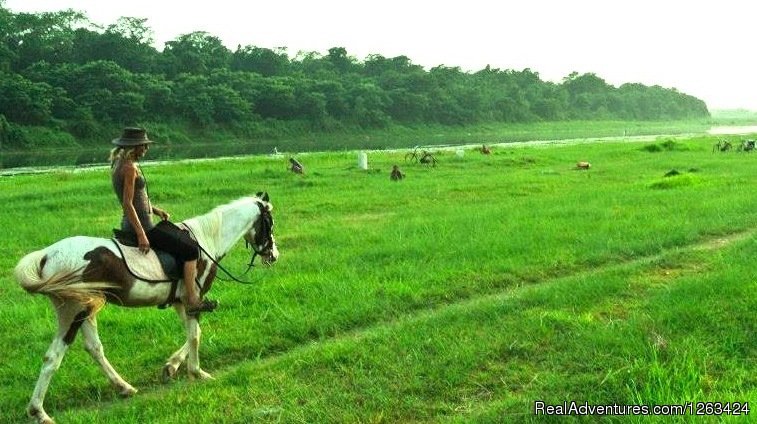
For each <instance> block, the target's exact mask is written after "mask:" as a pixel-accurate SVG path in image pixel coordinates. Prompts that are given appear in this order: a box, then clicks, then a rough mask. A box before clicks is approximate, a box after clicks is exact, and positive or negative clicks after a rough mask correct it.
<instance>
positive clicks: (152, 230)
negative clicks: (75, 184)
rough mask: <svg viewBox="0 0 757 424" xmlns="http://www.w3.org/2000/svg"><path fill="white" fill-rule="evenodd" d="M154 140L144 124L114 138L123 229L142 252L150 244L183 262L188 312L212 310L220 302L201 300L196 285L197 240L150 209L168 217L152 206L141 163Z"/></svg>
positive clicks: (113, 164) (115, 175)
mask: <svg viewBox="0 0 757 424" xmlns="http://www.w3.org/2000/svg"><path fill="white" fill-rule="evenodd" d="M152 142H153V141H152V140H150V139H148V138H147V131H145V130H144V129H143V128H125V129H124V130H123V133H122V134H121V137H119V138H117V139H115V140H113V144H115V145H116V147H115V148H114V149H113V150H112V151H111V154H110V162H111V180H112V183H113V190H114V191H115V193H116V196H117V197H118V200H119V202H121V207H122V208H123V218H122V219H121V231H122V232H123V233H125V235H126V237H127V238H130V239H134V240H136V241H137V243H138V245H139V250H140V251H141V252H142V253H147V252H148V251H149V250H150V247H152V248H155V249H158V250H163V251H166V252H168V253H170V254H172V255H173V256H174V257H176V258H177V260H179V261H180V262H181V263H183V270H184V274H183V281H184V289H185V293H186V295H185V297H184V299H182V301H183V302H184V305H185V307H186V311H187V314H188V315H196V314H198V313H200V312H211V311H213V310H214V309H215V308H216V306H218V303H217V302H215V301H212V300H204V301H201V299H200V295H198V293H197V288H196V287H195V279H196V278H197V258H198V257H199V250H198V248H197V243H196V242H195V241H194V240H192V239H191V238H190V237H189V236H188V234H187V233H186V232H184V231H181V230H180V229H178V228H177V227H176V226H173V225H157V226H156V225H154V224H153V222H152V219H151V218H150V215H151V213H153V214H155V215H157V216H159V217H160V218H161V219H162V220H163V221H168V218H169V217H170V215H169V214H168V213H167V212H166V211H164V210H163V209H160V208H158V207H156V206H152V204H151V203H150V198H149V197H148V193H147V181H146V180H145V176H144V174H143V173H142V170H141V169H140V168H139V166H138V162H139V160H140V159H141V158H142V157H144V155H145V154H146V153H147V150H148V149H149V146H150V143H152Z"/></svg>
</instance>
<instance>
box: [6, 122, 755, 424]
mask: <svg viewBox="0 0 757 424" xmlns="http://www.w3.org/2000/svg"><path fill="white" fill-rule="evenodd" d="M714 141H715V138H708V137H701V138H688V139H675V140H672V139H668V140H657V141H654V142H648V143H594V144H581V145H565V146H530V147H528V146H525V147H511V148H510V147H495V148H494V150H493V154H492V155H490V156H484V155H481V154H480V153H478V152H476V151H474V150H469V151H467V152H466V153H465V156H464V157H463V158H458V157H456V156H455V154H454V153H453V152H448V151H440V152H437V156H436V157H437V159H438V161H439V164H438V166H437V167H435V168H431V167H424V166H422V165H418V164H409V163H406V162H405V161H404V159H403V158H404V154H405V152H404V151H397V152H371V153H369V164H370V167H371V169H370V170H369V171H362V170H359V169H358V168H357V166H356V165H357V158H356V154H355V153H321V154H307V155H300V156H299V158H300V160H301V162H303V163H304V165H305V169H306V174H305V175H302V176H299V175H295V174H292V173H290V172H288V171H287V164H286V159H287V157H286V156H283V157H270V156H266V157H263V156H258V157H250V158H236V159H226V160H215V161H206V162H178V163H173V164H169V165H161V166H157V165H152V166H151V165H149V164H147V165H145V167H144V169H145V173H146V174H147V176H148V178H149V181H150V189H151V195H152V198H153V201H154V203H156V204H157V205H159V206H161V207H163V208H164V209H167V210H168V211H169V212H171V214H172V215H173V217H174V218H175V219H177V220H181V219H184V218H189V217H191V216H194V215H198V214H201V213H205V212H207V211H208V210H209V209H211V208H212V207H214V206H216V205H218V204H221V203H226V202H228V201H231V200H233V199H235V198H237V197H240V196H243V195H249V194H252V193H255V192H257V191H262V190H265V191H268V192H269V194H270V195H271V200H272V202H273V204H274V205H275V210H274V217H275V218H276V239H277V242H278V245H279V250H280V251H281V257H280V260H279V263H277V264H276V265H275V266H274V267H272V268H269V269H264V268H260V269H256V270H255V271H253V278H254V279H256V280H257V281H258V283H257V284H255V285H253V286H243V285H239V284H236V283H234V282H223V281H218V282H217V283H216V284H215V285H214V288H213V291H212V292H211V297H212V298H215V299H218V300H219V301H220V302H221V306H220V307H219V309H218V311H217V312H215V313H213V314H208V315H206V316H204V317H203V320H202V328H203V344H202V346H201V349H200V353H201V360H202V364H203V368H204V369H205V370H207V371H209V372H211V373H212V374H213V375H214V376H215V377H216V380H214V381H211V382H202V383H191V382H189V381H188V380H187V378H186V374H185V373H183V372H181V371H183V370H181V371H180V374H179V378H178V380H177V381H175V382H173V383H170V384H167V385H164V384H162V383H161V382H160V371H161V367H162V366H163V363H164V361H165V360H166V358H167V357H168V356H169V355H170V354H171V353H172V352H173V351H174V350H176V348H178V347H179V346H180V345H181V343H183V340H184V339H183V337H184V333H183V329H182V328H181V324H180V322H179V320H178V318H177V317H176V316H175V314H174V313H173V312H171V311H163V310H158V309H149V308H148V309H123V308H118V307H114V306H109V307H106V309H105V310H104V311H103V312H102V313H101V314H100V315H99V329H100V335H101V338H102V340H103V344H104V346H105V353H106V355H107V356H108V358H109V359H110V361H111V363H112V364H113V365H114V367H115V368H116V369H117V370H118V371H119V372H120V373H121V375H122V376H123V377H124V378H125V379H126V380H127V381H129V382H130V383H131V384H132V385H134V386H135V387H136V388H138V389H139V390H140V392H139V393H137V394H136V396H135V397H133V398H130V399H120V398H118V396H117V393H116V391H115V390H114V389H113V388H111V387H110V386H109V385H108V382H107V380H106V378H105V377H104V376H103V375H102V373H101V371H100V369H99V368H98V367H97V366H96V365H95V363H94V362H93V361H92V360H91V358H90V357H89V355H88V354H87V353H86V352H85V351H84V349H83V348H82V344H81V340H80V338H79V339H77V341H76V342H75V343H74V345H73V346H72V348H71V349H70V350H69V352H68V354H67V356H66V358H65V359H64V361H63V364H62V366H61V368H60V370H59V371H58V373H57V374H56V375H55V377H54V379H53V381H52V384H51V387H50V390H49V392H48V395H47V398H46V402H45V407H46V410H47V412H48V413H50V415H52V416H53V417H55V418H56V419H57V421H58V422H59V423H93V422H101V423H186V422H200V423H217V422H224V423H247V422H287V423H289V422H293V423H300V422H302V423H322V422H324V423H325V422H338V423H341V422H344V423H357V422H361V423H379V422H386V423H396V422H453V423H458V422H466V423H467V422H471V423H474V422H475V423H489V422H491V423H500V422H543V421H547V422H563V421H564V420H565V417H545V416H544V415H540V416H535V415H534V405H535V402H536V401H544V402H546V403H547V404H562V403H563V402H564V401H577V402H579V403H580V404H583V403H584V402H588V403H589V404H591V405H608V404H619V405H626V404H628V405H632V404H638V405H661V404H683V403H685V402H741V403H743V402H749V406H750V407H751V408H757V372H756V371H757V364H756V363H755V358H757V338H756V337H755V334H756V332H755V330H756V328H755V327H756V325H755V324H756V323H757V319H756V318H755V310H757V296H755V293H756V292H757V291H756V290H757V272H755V263H756V262H757V240H756V239H755V234H757V225H755V222H757V221H756V220H757V208H756V207H755V200H754V198H755V197H754V196H755V173H754V170H755V169H757V154H755V153H738V152H728V153H712V152H711V149H712V143H713V142H714ZM578 161H589V162H591V164H592V167H591V169H590V170H588V171H581V170H576V169H575V164H576V162H578ZM393 164H398V165H400V167H401V168H402V170H403V171H404V172H405V173H406V175H407V178H406V179H405V180H403V181H400V182H392V181H390V180H389V171H390V169H391V166H392V165H393ZM671 170H676V171H678V175H673V176H667V177H666V176H665V175H666V174H668V173H669V172H670V171H671ZM0 203H1V204H2V205H3V206H2V212H0V214H1V215H0V216H2V222H3V232H2V236H0V237H1V238H2V239H1V240H0V241H1V242H0V253H1V254H0V269H2V271H3V272H2V273H1V274H0V299H2V300H1V301H0V305H2V307H1V308H0V325H2V328H4V329H5V331H3V332H2V335H0V346H3V361H2V366H0V387H2V391H0V422H8V423H16V422H25V420H26V418H25V416H24V410H25V406H26V403H27V402H28V400H29V397H30V395H31V392H32V390H33V388H34V384H35V382H36V380H37V377H38V374H39V368H40V366H41V363H42V357H43V355H44V353H45V351H46V349H47V346H48V344H49V343H50V340H51V338H52V335H53V330H54V328H55V322H54V319H55V318H54V313H53V311H52V309H51V305H50V303H49V301H48V300H47V299H46V298H44V297H41V296H30V295H28V294H26V293H25V292H24V291H23V290H22V289H21V288H20V287H19V286H18V285H17V284H16V283H15V282H14V281H13V279H12V269H13V267H14V266H15V263H16V261H17V260H18V259H19V258H20V257H21V256H23V255H24V254H25V253H27V252H29V251H31V250H36V249H39V248H41V247H44V246H46V245H48V244H51V243H53V242H54V241H56V240H58V239H60V238H64V237H67V236H70V235H75V234H84V235H93V236H102V237H108V236H109V234H110V229H111V228H112V227H113V226H114V225H116V223H117V222H118V220H119V216H120V209H119V206H118V204H117V202H116V200H115V196H114V195H113V194H112V192H111V188H110V182H109V176H108V173H107V170H89V171H87V172H78V173H74V172H59V173H50V174H41V175H21V176H17V177H6V178H1V179H0ZM247 255H248V253H247V252H246V251H245V250H244V248H243V244H240V245H239V246H237V248H235V249H234V250H233V251H232V254H230V255H229V256H228V257H227V258H225V259H224V262H223V264H224V265H225V266H226V267H228V268H231V269H232V270H235V271H237V272H241V271H243V270H244V268H245V266H244V264H245V263H246V262H245V261H246V260H247V259H248V257H247ZM755 413H757V412H756V411H750V413H749V415H750V416H753V415H754V414H755ZM750 416H747V417H745V416H744V415H743V413H742V415H741V416H727V415H721V416H709V417H693V416H683V417H681V416H679V417H677V418H673V419H671V418H670V417H656V418H655V417H647V418H646V419H644V418H641V417H630V416H608V417H597V416H595V417H588V418H585V421H590V422H594V421H597V420H602V421H604V422H616V421H617V422H637V421H639V422H642V421H643V422H649V421H665V422H669V421H673V422H695V421H696V422H700V421H705V422H720V421H723V420H724V421H726V422H729V421H733V422H747V421H749V418H750Z"/></svg>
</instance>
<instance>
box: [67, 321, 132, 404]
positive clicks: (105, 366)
mask: <svg viewBox="0 0 757 424" xmlns="http://www.w3.org/2000/svg"><path fill="white" fill-rule="evenodd" d="M81 330H82V334H83V335H84V348H85V349H86V350H87V352H89V354H90V355H92V359H94V360H95V362H97V363H98V364H99V365H100V368H102V370H103V372H104V373H105V375H106V376H107V377H108V380H110V382H111V384H113V385H114V386H116V387H117V388H118V390H119V393H120V394H121V396H124V397H127V396H131V395H133V394H134V393H137V389H135V388H134V387H132V385H131V384H129V383H127V382H126V381H125V380H124V379H123V378H121V376H120V375H119V374H118V372H117V371H116V370H115V369H114V368H113V366H112V365H111V364H110V362H109V361H108V358H106V357H105V351H104V350H103V344H102V342H101V341H100V336H99V334H97V319H96V318H95V315H92V316H91V317H89V318H88V319H87V320H86V321H84V323H83V324H82V327H81Z"/></svg>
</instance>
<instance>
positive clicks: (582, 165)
mask: <svg viewBox="0 0 757 424" xmlns="http://www.w3.org/2000/svg"><path fill="white" fill-rule="evenodd" d="M589 168H591V164H590V163H589V162H584V161H582V162H578V163H576V169H589Z"/></svg>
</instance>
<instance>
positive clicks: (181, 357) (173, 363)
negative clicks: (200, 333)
mask: <svg viewBox="0 0 757 424" xmlns="http://www.w3.org/2000/svg"><path fill="white" fill-rule="evenodd" d="M173 307H174V310H175V311H176V314H177V315H179V318H181V321H182V322H183V323H184V329H185V331H187V316H186V314H185V312H184V311H185V309H184V304H182V303H175V304H174V305H173ZM188 354H189V343H188V342H184V345H182V346H181V347H180V348H179V350H177V351H176V352H174V353H173V354H172V355H171V356H170V357H169V358H168V360H167V361H166V364H165V365H163V382H164V383H168V382H169V381H171V380H172V379H173V378H174V377H176V373H177V372H178V371H179V367H181V364H183V363H184V361H185V360H186V359H187V355H188Z"/></svg>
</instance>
